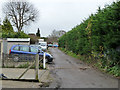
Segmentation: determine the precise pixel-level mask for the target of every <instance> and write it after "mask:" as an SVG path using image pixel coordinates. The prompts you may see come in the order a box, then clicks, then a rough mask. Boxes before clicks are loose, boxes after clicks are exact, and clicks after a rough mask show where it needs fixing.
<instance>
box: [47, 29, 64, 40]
mask: <svg viewBox="0 0 120 90" xmlns="http://www.w3.org/2000/svg"><path fill="white" fill-rule="evenodd" d="M65 33H66V32H65V31H64V30H59V31H56V30H53V31H52V33H51V35H49V36H48V39H47V41H48V42H57V41H58V38H59V37H61V36H62V35H64V34H65Z"/></svg>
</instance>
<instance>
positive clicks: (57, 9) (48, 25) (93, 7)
mask: <svg viewBox="0 0 120 90" xmlns="http://www.w3.org/2000/svg"><path fill="white" fill-rule="evenodd" d="M0 1H2V3H0V13H2V12H1V8H2V4H3V0H0ZM4 1H8V0H4ZM10 1H12V0H10ZM27 1H29V2H31V3H32V4H33V5H34V6H35V8H36V9H37V10H38V11H39V18H38V19H37V21H36V22H35V23H32V24H31V25H29V26H27V27H24V31H25V32H26V33H36V32H37V29H38V28H39V29H40V31H41V36H42V37H43V36H48V35H50V34H51V32H52V31H53V30H54V29H55V30H65V31H69V30H71V29H72V28H73V27H75V26H76V25H78V24H80V23H81V21H82V20H84V19H85V18H88V17H89V15H91V14H92V13H95V12H97V9H98V7H99V6H100V7H101V8H103V7H104V6H105V5H106V4H110V3H112V2H113V0H27ZM114 1H115V0H114ZM0 18H2V17H0Z"/></svg>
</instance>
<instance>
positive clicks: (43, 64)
mask: <svg viewBox="0 0 120 90" xmlns="http://www.w3.org/2000/svg"><path fill="white" fill-rule="evenodd" d="M45 62H46V61H45V52H44V55H43V69H45Z"/></svg>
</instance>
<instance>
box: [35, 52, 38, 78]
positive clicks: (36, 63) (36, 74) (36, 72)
mask: <svg viewBox="0 0 120 90" xmlns="http://www.w3.org/2000/svg"><path fill="white" fill-rule="evenodd" d="M38 73H39V54H36V61H35V79H36V80H39V79H38Z"/></svg>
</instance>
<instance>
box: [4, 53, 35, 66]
mask: <svg viewBox="0 0 120 90" xmlns="http://www.w3.org/2000/svg"><path fill="white" fill-rule="evenodd" d="M34 61H35V55H25V54H11V55H8V54H3V59H2V67H3V68H12V67H14V68H26V67H28V66H29V65H30V64H32V63H33V62H34Z"/></svg>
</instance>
